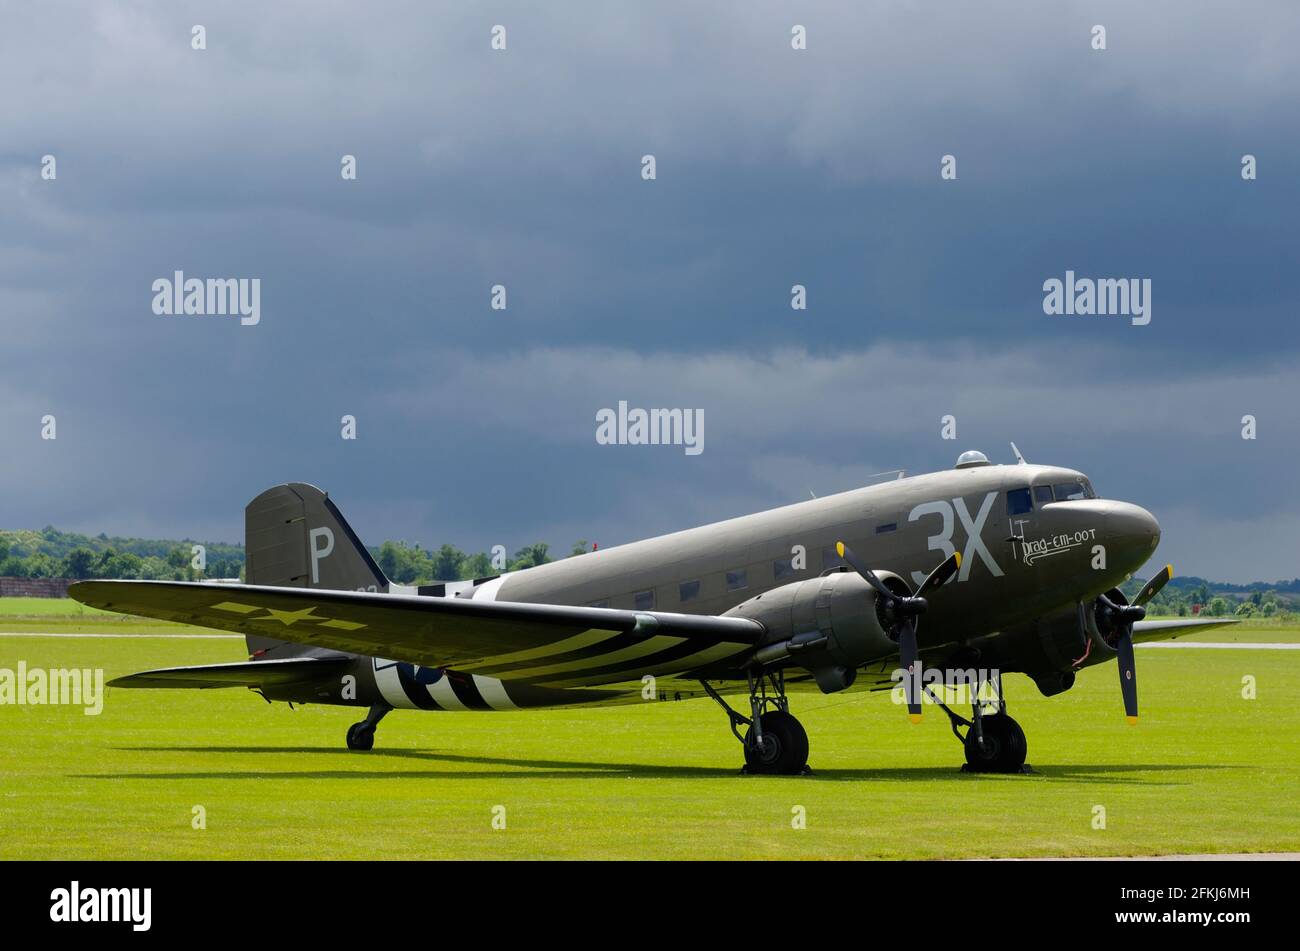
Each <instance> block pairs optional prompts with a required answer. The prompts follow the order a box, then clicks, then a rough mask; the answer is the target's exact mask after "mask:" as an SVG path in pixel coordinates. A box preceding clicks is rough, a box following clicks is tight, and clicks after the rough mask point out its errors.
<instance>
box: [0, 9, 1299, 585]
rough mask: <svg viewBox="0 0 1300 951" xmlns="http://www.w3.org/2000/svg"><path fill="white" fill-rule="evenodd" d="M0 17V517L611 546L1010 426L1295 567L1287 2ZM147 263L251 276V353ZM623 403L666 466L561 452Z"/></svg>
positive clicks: (1240, 576)
mask: <svg viewBox="0 0 1300 951" xmlns="http://www.w3.org/2000/svg"><path fill="white" fill-rule="evenodd" d="M796 22H798V23H803V24H805V25H807V27H808V31H809V49H808V50H807V51H805V52H801V53H795V52H794V51H792V50H790V48H789V30H790V26H791V25H792V24H793V23H796ZM194 23H202V24H204V25H205V26H206V27H207V29H208V47H209V48H208V49H207V50H206V51H203V52H195V51H192V50H191V49H190V47H189V37H190V26H191V25H192V24H194ZM494 23H503V24H505V25H506V26H507V29H508V37H509V49H508V51H506V52H505V53H493V52H492V51H491V50H490V49H489V45H488V39H489V34H488V31H489V29H490V27H491V26H492V25H493V24H494ZM1094 23H1101V24H1104V25H1105V26H1106V27H1107V30H1108V47H1109V48H1108V49H1107V50H1106V51H1105V52H1101V53H1098V52H1094V51H1092V50H1090V49H1089V48H1088V35H1089V34H1088V31H1089V29H1090V27H1091V26H1092V25H1093V24H1094ZM5 26H6V29H5V30H4V31H3V32H2V33H0V83H2V84H3V88H5V89H7V90H9V91H10V92H11V96H10V102H9V103H7V106H11V108H7V110H6V116H5V119H4V127H5V136H4V138H3V142H0V184H2V186H3V190H4V195H5V200H4V201H3V202H0V252H2V253H0V313H2V314H3V320H4V350H3V366H2V369H3V377H2V379H0V388H2V389H0V395H3V396H4V397H5V399H4V403H3V407H2V408H0V428H2V435H3V438H4V443H5V446H6V448H7V449H9V450H10V451H9V452H8V453H7V456H8V459H7V463H8V464H7V465H6V467H5V468H4V472H3V476H2V477H0V490H2V491H3V495H2V499H0V524H3V525H5V526H12V527H17V526H36V527H39V526H40V525H44V524H46V523H54V524H56V525H59V526H62V527H69V528H72V527H76V528H82V529H86V530H91V531H95V532H97V531H99V530H101V529H102V530H107V531H112V532H124V533H133V534H134V533H140V534H144V533H158V534H177V535H179V534H190V535H207V536H211V537H221V538H227V539H229V538H237V537H238V536H239V535H240V533H241V524H240V522H241V519H240V510H241V508H242V505H243V503H244V502H245V501H246V500H247V498H249V497H251V496H252V495H253V494H255V493H256V492H257V491H258V490H260V489H261V488H263V487H264V486H265V485H269V484H272V483H275V482H279V481H283V480H285V479H306V480H308V481H314V482H318V483H320V484H322V485H324V486H325V487H327V488H329V489H331V490H332V491H333V492H334V493H335V494H337V495H338V496H339V498H340V500H341V501H342V502H344V503H345V504H346V505H347V506H348V511H349V512H350V513H352V514H353V517H354V519H355V520H356V521H357V523H358V527H359V528H360V529H361V530H362V533H363V534H364V535H365V536H366V537H368V538H373V539H376V540H377V539H379V538H382V537H389V536H391V537H402V538H407V539H409V540H412V541H415V540H419V541H422V542H424V543H425V544H430V543H438V542H442V541H453V542H457V543H460V544H462V545H484V544H489V543H493V542H496V541H501V542H502V543H507V544H510V545H516V544H522V543H524V542H528V541H533V540H535V539H537V538H545V539H548V540H550V541H551V542H552V544H553V545H556V546H564V545H567V544H568V542H569V541H572V540H573V539H574V538H577V537H579V536H585V537H596V538H598V539H600V540H608V541H610V542H612V541H616V540H626V539H628V538H631V537H636V536H638V535H642V534H647V533H651V532H656V531H662V530H668V529H673V528H680V527H683V526H685V525H687V524H691V523H693V522H699V521H707V520H711V519H714V518H720V517H725V516H730V515H734V514H738V513H740V512H743V511H746V510H752V509H755V508H760V507H764V506H768V505H773V504H779V503H781V502H785V501H791V500H794V499H797V498H801V497H806V495H807V492H808V490H809V489H813V490H815V491H817V492H818V493H819V494H824V493H825V492H827V491H832V490H834V489H840V488H848V487H850V486H851V485H853V484H855V483H856V482H860V481H861V480H862V479H863V478H865V477H866V476H868V475H870V474H871V473H873V472H877V471H880V470H883V469H889V468H893V467H896V466H906V467H908V468H909V469H910V470H912V471H920V470H923V469H926V468H937V467H942V466H947V465H951V462H952V459H951V457H952V456H954V455H955V449H956V448H961V447H965V446H966V445H968V444H974V445H980V446H982V447H983V448H985V449H986V451H989V452H990V454H992V455H995V456H998V455H1005V450H1004V449H1003V447H1004V445H1005V442H1006V440H1007V439H1011V438H1014V439H1016V440H1017V442H1018V443H1019V444H1020V445H1021V447H1022V448H1023V449H1025V451H1026V452H1027V453H1029V454H1030V456H1031V458H1034V459H1038V460H1041V461H1059V462H1062V463H1064V464H1067V465H1074V466H1077V467H1079V468H1082V469H1084V470H1086V471H1089V472H1090V473H1091V474H1092V475H1093V476H1094V478H1095V479H1096V481H1097V482H1098V484H1099V485H1100V487H1101V488H1102V490H1103V491H1104V492H1106V493H1108V494H1111V495H1115V496H1123V497H1127V498H1132V499H1134V500H1136V501H1140V502H1142V503H1144V504H1147V505H1149V506H1150V507H1151V508H1152V509H1154V510H1156V511H1157V514H1160V515H1161V516H1162V518H1163V519H1164V522H1165V527H1166V543H1165V546H1164V547H1162V550H1161V554H1162V555H1164V554H1166V551H1168V553H1170V554H1172V555H1173V556H1174V557H1176V558H1179V559H1180V564H1179V566H1178V567H1179V568H1180V569H1181V570H1185V571H1192V570H1195V571H1198V572H1199V573H1203V574H1209V575H1214V576H1216V577H1223V578H1230V579H1235V580H1250V579H1251V578H1255V577H1269V578H1272V577H1279V576H1293V575H1297V574H1300V565H1298V564H1297V563H1296V561H1295V559H1294V558H1293V557H1292V556H1290V555H1289V554H1288V548H1289V544H1288V542H1287V539H1288V537H1292V536H1293V535H1294V531H1292V529H1294V528H1297V527H1300V506H1297V504H1296V503H1295V502H1294V501H1293V500H1292V499H1291V498H1290V497H1289V496H1290V495H1291V493H1288V492H1283V491H1278V489H1277V482H1278V475H1277V473H1279V472H1285V471H1287V470H1288V469H1289V468H1291V467H1293V466H1294V465H1295V463H1296V461H1297V460H1296V458H1295V456H1296V448H1295V447H1296V446H1297V445H1298V443H1297V440H1296V438H1295V436H1296V435H1297V434H1296V433H1295V432H1294V424H1292V423H1291V422H1290V419H1289V417H1290V416H1291V415H1293V414H1291V413H1290V411H1289V409H1288V407H1289V406H1291V405H1292V404H1293V403H1294V398H1295V384H1294V381H1293V374H1292V372H1291V367H1293V366H1294V362H1295V361H1294V357H1295V353H1296V350H1297V347H1298V346H1300V339H1297V330H1296V321H1295V320H1294V314H1295V313H1296V309H1297V305H1298V304H1300V299H1298V295H1297V293H1296V289H1295V281H1294V279H1293V277H1292V275H1293V274H1294V273H1296V272H1297V270H1300V268H1298V267H1297V265H1298V264H1300V260H1297V258H1298V257H1300V250H1298V249H1300V242H1297V240H1296V238H1297V237H1298V235H1297V230H1296V229H1297V226H1296V224H1295V219H1294V208H1295V207H1296V201H1297V199H1298V198H1300V185H1298V184H1297V183H1300V141H1298V139H1300V136H1298V135H1297V132H1296V126H1295V123H1294V122H1293V121H1290V118H1289V117H1291V116H1294V114H1295V106H1296V98H1297V93H1296V90H1297V89H1300V58H1298V57H1297V56H1296V54H1295V52H1294V50H1295V49H1296V48H1297V42H1300V12H1297V8H1296V7H1295V5H1294V4H1290V3H1284V2H1277V3H1252V4H1247V5H1246V8H1245V9H1227V8H1221V7H1218V6H1216V5H1208V4H1207V5H1203V6H1198V5H1192V6H1188V5H1186V4H1171V3H1170V4H1165V3H1157V4H1144V5H1142V6H1141V7H1140V8H1139V9H1133V8H1132V7H1131V5H1127V4H1094V3H1089V4H1066V5H1063V6H1060V5H1058V6H1055V7H1053V8H1052V9H1050V10H1049V9H1045V8H1038V7H1036V6H1034V5H1027V4H1019V3H1001V4H998V3H995V4H982V5H978V6H962V7H960V8H957V7H951V8H950V7H947V6H934V7H930V6H926V5H921V4H907V3H895V4H883V5H877V6H874V7H872V8H871V9H870V10H861V9H851V10H840V9H836V8H835V7H834V6H832V5H813V6H811V7H808V8H799V9H796V8H791V7H789V6H788V5H783V4H758V5H755V4H731V5H727V4H715V5H708V6H706V7H699V6H696V5H687V4H680V5H661V4H640V5H636V4H633V5H604V4H566V5H554V6H552V7H547V8H544V7H539V6H538V5H535V4H513V5H512V4H501V5H493V6H492V7H491V8H486V7H480V6H478V5H449V6H447V7H445V8H442V9H440V10H433V9H431V8H429V7H428V6H427V5H424V4H387V5H381V6H380V7H378V8H375V9H373V10H372V9H371V8H364V9H363V8H356V7H352V6H345V5H337V6H335V5H326V6H324V7H322V6H320V5H317V4H300V5H274V6H272V7H269V8H268V7H264V6H261V5H254V4H231V5H222V6H220V7H217V8H214V7H211V6H210V5H206V4H193V5H186V4H168V5H150V4H134V5H114V6H111V7H110V6H100V7H92V8H85V9H82V8H73V7H59V8H50V7H48V6H41V7H25V8H19V9H18V10H16V11H13V12H11V13H8V14H6V24H5ZM1246 152H1251V153H1254V154H1256V155H1258V156H1259V163H1260V180H1259V181H1256V182H1251V183H1246V182H1243V181H1241V179H1240V176H1239V173H1238V168H1239V162H1240V158H1241V155H1242V154H1243V153H1246ZM46 153H53V154H55V155H56V156H57V158H58V162H59V177H58V180H57V181H56V182H52V183H51V182H42V181H40V180H39V178H38V174H37V173H38V170H39V161H40V157H41V156H42V155H44V154H46ZM645 153H654V154H655V155H656V157H657V159H658V163H659V168H658V171H659V178H658V180H657V181H655V182H653V183H647V182H643V181H641V180H640V178H639V174H638V173H639V160H640V157H641V156H642V155H643V154H645ZM946 153H951V154H954V155H956V156H957V160H958V173H959V177H958V180H957V181H956V182H942V181H940V180H939V175H938V169H939V158H940V156H941V155H943V154H946ZM344 154H353V155H356V156H357V159H358V168H359V179H358V181H356V182H343V181H341V180H340V178H339V159H340V156H342V155H344ZM177 269H182V270H184V271H185V272H186V273H187V274H188V275H190V276H199V277H234V276H237V277H250V278H251V277H258V278H261V280H262V287H263V294H262V311H263V319H262V323H261V324H260V325H259V326H257V327H250V328H241V327H239V326H237V324H235V323H233V322H225V321H207V320H197V319H183V318H182V319H171V318H161V317H156V316H154V315H153V314H152V313H151V312H150V309H149V304H150V300H151V298H152V294H151V291H150V284H151V282H152V281H153V280H154V279H155V278H158V277H170V276H171V274H172V272H173V271H174V270H177ZM1067 269H1073V270H1075V271H1076V272H1078V273H1079V274H1080V275H1082V276H1113V277H1145V278H1150V279H1151V280H1152V282H1153V287H1154V292H1153V298H1154V300H1153V305H1154V306H1153V315H1154V316H1153V320H1152V323H1151V325H1150V326H1148V327H1144V328H1136V327H1132V326H1130V325H1129V323H1128V322H1127V321H1126V320H1120V319H1109V318H1108V319H1102V318H1064V317H1047V316H1045V315H1044V314H1043V313H1042V308H1041V303H1042V290H1041V285H1042V282H1043V281H1044V280H1045V279H1047V278H1049V277H1062V276H1063V275H1064V272H1065V271H1066V270H1067ZM495 283H503V284H505V285H506V286H507V288H508V293H509V309H508V310H507V311H506V312H504V313H495V312H492V311H490V310H489V309H488V306H487V304H488V288H489V287H490V286H491V285H492V284H495ZM794 283H802V284H805V285H807V287H808V293H809V310H808V311H807V312H800V313H796V312H794V311H791V310H790V308H789V293H790V286H791V285H792V284H794ZM619 399H628V400H630V401H632V402H634V403H636V402H637V401H640V402H641V404H642V405H664V406H698V407H701V408H704V409H705V411H706V445H707V449H706V451H705V453H704V454H703V455H702V456H701V457H698V458H685V457H684V456H682V455H681V454H680V453H679V452H678V453H674V452H673V451H671V450H666V449H654V450H652V449H645V450H637V449H633V448H630V447H599V446H597V445H596V444H595V441H594V438H593V431H594V413H595V411H596V409H598V408H600V407H602V406H612V405H615V404H616V402H617V400H619ZM47 412H50V413H56V414H57V415H58V416H59V426H60V438H59V440H58V441H57V444H55V445H51V444H47V443H43V442H41V441H40V440H39V439H38V438H37V434H38V421H39V418H40V416H41V415H42V414H44V413H47ZM948 412H953V413H956V414H957V415H958V417H959V422H960V426H959V431H960V433H961V437H962V438H961V446H960V447H954V446H952V444H950V443H944V442H941V441H939V440H938V418H939V416H940V415H942V414H943V413H948ZM344 413H354V414H356V415H357V416H358V417H359V419H360V426H361V438H360V439H359V440H358V441H357V442H356V443H344V442H342V441H341V440H340V439H339V438H338V428H339V426H338V420H339V417H340V416H341V415H342V414H344ZM1246 413H1253V414H1256V415H1258V416H1259V417H1260V420H1261V424H1260V433H1261V438H1260V439H1259V440H1258V441H1256V442H1254V443H1247V442H1243V441H1242V440H1241V439H1240V438H1239V437H1238V431H1239V428H1240V418H1241V416H1242V415H1243V414H1246ZM1031 447H1033V448H1032V449H1031ZM1166 513H1168V514H1166ZM1224 537H1232V538H1239V539H1240V542H1239V543H1238V544H1234V545H1223V544H1214V543H1212V540H1214V539H1216V538H1224Z"/></svg>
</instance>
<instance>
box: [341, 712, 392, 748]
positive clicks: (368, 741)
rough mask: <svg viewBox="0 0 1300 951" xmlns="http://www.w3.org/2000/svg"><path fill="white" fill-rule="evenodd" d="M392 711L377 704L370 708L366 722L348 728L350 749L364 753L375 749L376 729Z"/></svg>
mask: <svg viewBox="0 0 1300 951" xmlns="http://www.w3.org/2000/svg"><path fill="white" fill-rule="evenodd" d="M391 709H393V708H392V707H389V706H381V705H379V704H376V705H375V706H373V707H371V708H370V712H369V713H368V714H366V718H365V719H364V720H362V721H361V722H360V723H354V724H352V725H351V726H350V727H348V749H350V750H359V751H362V752H364V751H366V750H369V749H373V748H374V745H375V727H377V726H378V725H379V721H380V720H382V719H383V718H384V717H385V716H386V715H387V714H388V711H389V710H391Z"/></svg>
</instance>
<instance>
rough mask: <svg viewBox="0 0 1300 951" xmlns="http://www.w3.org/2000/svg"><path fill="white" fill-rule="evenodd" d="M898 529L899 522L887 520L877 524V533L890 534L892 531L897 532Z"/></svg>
mask: <svg viewBox="0 0 1300 951" xmlns="http://www.w3.org/2000/svg"><path fill="white" fill-rule="evenodd" d="M896 531H898V523H897V522H886V523H885V524H884V525H877V526H876V534H877V535H888V534H889V533H890V532H896Z"/></svg>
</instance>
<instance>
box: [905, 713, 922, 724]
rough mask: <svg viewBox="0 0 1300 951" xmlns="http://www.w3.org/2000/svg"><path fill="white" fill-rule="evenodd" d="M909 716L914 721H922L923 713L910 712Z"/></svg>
mask: <svg viewBox="0 0 1300 951" xmlns="http://www.w3.org/2000/svg"><path fill="white" fill-rule="evenodd" d="M907 717H908V719H909V720H911V721H912V722H913V723H920V722H921V714H919V713H909V714H908V715H907Z"/></svg>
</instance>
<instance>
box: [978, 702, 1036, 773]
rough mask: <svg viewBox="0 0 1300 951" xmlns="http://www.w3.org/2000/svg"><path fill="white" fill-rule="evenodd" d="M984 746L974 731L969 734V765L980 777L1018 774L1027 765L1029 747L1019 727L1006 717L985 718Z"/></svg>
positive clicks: (1000, 715)
mask: <svg viewBox="0 0 1300 951" xmlns="http://www.w3.org/2000/svg"><path fill="white" fill-rule="evenodd" d="M981 726H982V727H983V733H984V746H983V747H981V746H980V745H979V743H977V742H976V740H975V730H974V728H973V727H972V728H971V729H970V731H969V732H967V734H966V763H967V765H969V766H970V768H971V769H972V770H973V771H974V772H977V773H1016V772H1019V771H1020V767H1022V766H1024V765H1025V756H1026V755H1027V754H1028V751H1029V744H1028V743H1027V742H1026V740H1025V731H1024V730H1022V729H1020V724H1019V723H1017V722H1016V721H1015V720H1013V719H1011V717H1009V716H1007V715H1006V714H1005V713H994V714H991V715H989V716H986V717H984V718H983V722H982V723H981Z"/></svg>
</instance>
